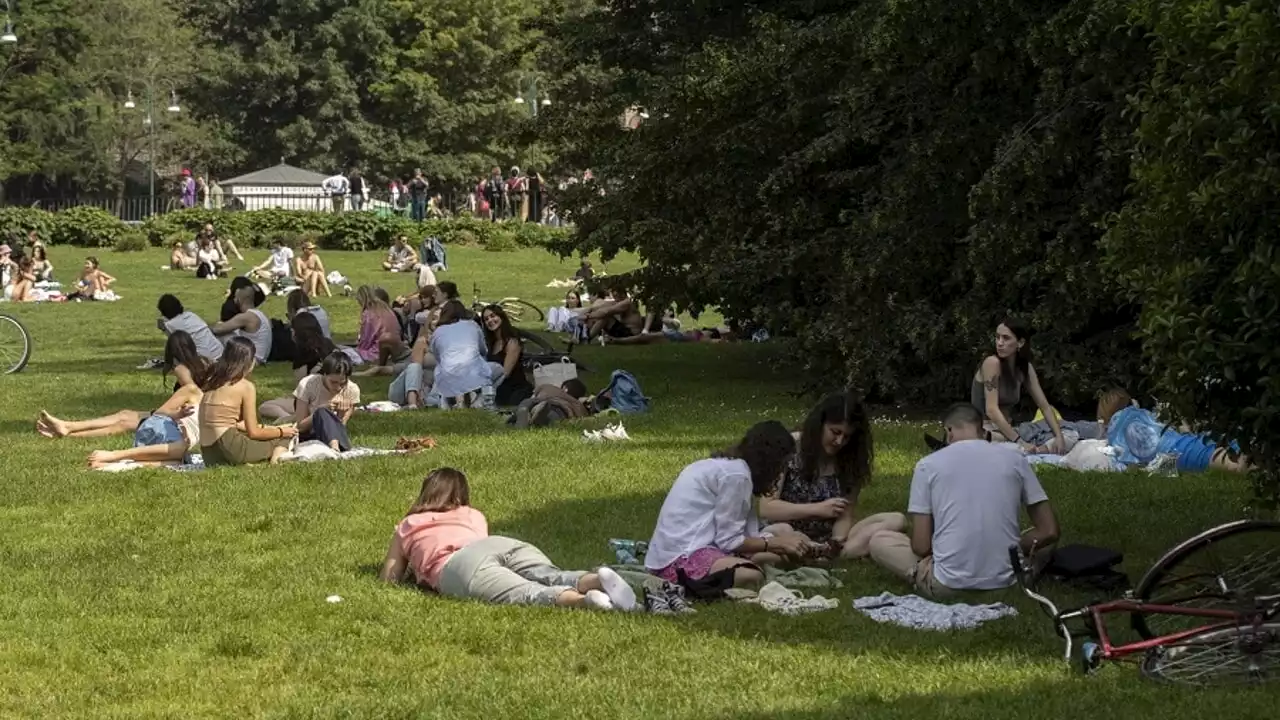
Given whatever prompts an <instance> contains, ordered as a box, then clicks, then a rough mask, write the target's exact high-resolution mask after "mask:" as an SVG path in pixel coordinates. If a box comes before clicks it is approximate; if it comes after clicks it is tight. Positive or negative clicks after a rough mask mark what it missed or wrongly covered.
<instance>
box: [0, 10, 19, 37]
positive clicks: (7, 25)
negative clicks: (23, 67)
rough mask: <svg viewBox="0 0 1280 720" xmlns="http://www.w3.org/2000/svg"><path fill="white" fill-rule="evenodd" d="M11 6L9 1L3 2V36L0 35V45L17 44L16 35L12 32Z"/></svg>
mask: <svg viewBox="0 0 1280 720" xmlns="http://www.w3.org/2000/svg"><path fill="white" fill-rule="evenodd" d="M12 13H13V4H12V3H11V2H10V0H4V34H3V35H0V43H4V44H6V45H10V44H13V43H16V42H18V35H17V34H16V33H15V32H14V31H13V18H12V17H10V16H11V15H12Z"/></svg>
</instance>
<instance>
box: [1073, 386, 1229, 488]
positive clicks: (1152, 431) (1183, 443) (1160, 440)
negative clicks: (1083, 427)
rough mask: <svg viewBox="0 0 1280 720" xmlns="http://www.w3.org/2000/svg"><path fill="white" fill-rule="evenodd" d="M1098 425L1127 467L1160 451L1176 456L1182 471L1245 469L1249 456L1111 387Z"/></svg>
mask: <svg viewBox="0 0 1280 720" xmlns="http://www.w3.org/2000/svg"><path fill="white" fill-rule="evenodd" d="M1098 424H1099V425H1100V426H1101V427H1102V436H1103V437H1105V438H1107V443H1108V444H1109V445H1111V446H1113V447H1118V448H1120V449H1121V452H1120V454H1119V457H1118V459H1119V461H1120V462H1122V463H1126V464H1128V466H1130V467H1134V466H1141V465H1146V464H1147V463H1149V462H1151V461H1152V460H1154V459H1155V457H1156V456H1157V455H1159V454H1161V453H1170V454H1174V455H1176V456H1177V468H1178V470H1181V471H1183V472H1204V471H1205V470H1209V469H1211V468H1212V469H1215V470H1227V471H1229V472H1248V471H1249V470H1250V468H1251V465H1250V462H1249V458H1248V457H1247V456H1245V455H1241V454H1240V447H1239V445H1237V444H1236V443H1228V444H1226V445H1223V444H1220V443H1218V442H1216V441H1214V440H1213V439H1212V438H1210V437H1209V436H1208V435H1205V434H1203V433H1193V432H1191V428H1190V427H1187V426H1185V425H1183V426H1180V427H1177V428H1175V427H1173V426H1171V425H1169V424H1166V423H1164V422H1161V421H1160V419H1159V418H1158V417H1156V414H1155V413H1153V412H1151V411H1150V410H1147V409H1145V408H1141V407H1138V405H1137V403H1135V402H1134V401H1133V398H1132V397H1131V396H1130V395H1129V393H1128V392H1127V391H1125V390H1122V389H1120V388H1114V389H1112V390H1109V391H1107V392H1106V393H1104V394H1103V396H1102V399H1101V400H1099V401H1098Z"/></svg>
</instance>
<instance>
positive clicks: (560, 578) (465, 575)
mask: <svg viewBox="0 0 1280 720" xmlns="http://www.w3.org/2000/svg"><path fill="white" fill-rule="evenodd" d="M410 574H412V577H413V579H414V581H415V582H416V583H417V584H418V585H419V586H421V587H424V588H427V589H429V590H434V591H435V592H437V593H439V594H441V595H444V596H446V597H453V598H465V599H472V600H482V601H484V602H489V603H496V604H504V605H545V606H556V607H574V608H594V609H598V610H615V609H616V610H632V609H634V608H635V605H636V595H635V591H634V590H632V589H631V587H630V586H629V585H627V583H626V581H625V580H623V579H622V578H621V577H620V576H619V575H618V574H617V573H615V572H614V571H612V570H610V569H609V568H607V567H602V568H600V569H598V570H597V571H596V572H583V571H571V570H561V569H560V568H558V567H556V566H555V565H554V564H553V563H552V562H551V560H549V559H548V558H547V556H546V555H544V554H543V553H542V551H541V550H539V549H538V548H536V547H534V546H533V545H530V544H529V543H526V542H521V541H520V540H515V539H513V538H509V537H502V536H498V535H489V526H488V523H487V522H486V521H485V517H484V514H483V513H481V512H480V511H479V510H477V509H475V508H473V507H471V489H470V487H469V486H468V484H467V476H466V475H464V474H463V473H462V471H460V470H455V469H453V468H448V467H442V468H437V469H435V470H432V471H431V472H430V473H429V474H428V475H427V477H426V479H424V480H423V481H422V490H421V491H420V492H419V493H418V498H417V500H415V501H414V502H413V505H411V506H410V507H409V512H408V513H406V514H405V517H404V519H403V520H401V521H400V524H399V525H397V526H396V529H395V532H394V533H392V535H391V544H390V546H389V547H388V548H387V556H386V558H385V559H384V560H383V562H382V571H381V572H380V573H379V575H378V577H379V579H381V580H382V581H383V582H388V583H401V582H404V581H405V580H406V579H407V578H408V577H409V576H410Z"/></svg>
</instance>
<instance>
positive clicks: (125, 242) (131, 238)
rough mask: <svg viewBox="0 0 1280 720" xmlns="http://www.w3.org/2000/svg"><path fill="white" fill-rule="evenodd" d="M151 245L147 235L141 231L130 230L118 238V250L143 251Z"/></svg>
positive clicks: (116, 249) (116, 247) (116, 248)
mask: <svg viewBox="0 0 1280 720" xmlns="http://www.w3.org/2000/svg"><path fill="white" fill-rule="evenodd" d="M149 246H150V243H149V242H147V236H146V235H144V234H143V233H142V232H141V231H136V230H130V231H129V232H127V233H125V234H124V235H121V236H120V239H119V240H116V246H115V251H116V252H141V251H143V250H146V249H147V248H148V247H149Z"/></svg>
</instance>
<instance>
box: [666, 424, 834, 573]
mask: <svg viewBox="0 0 1280 720" xmlns="http://www.w3.org/2000/svg"><path fill="white" fill-rule="evenodd" d="M795 452H796V441H795V439H794V438H793V437H792V436H791V433H790V431H788V430H787V428H786V427H784V426H783V425H782V423H780V422H777V421H776V420H769V421H766V422H762V423H758V424H756V425H754V426H752V427H751V429H750V430H747V434H746V435H745V436H743V438H742V440H741V442H739V443H738V444H737V445H736V446H734V447H732V448H729V449H728V450H724V451H722V452H718V453H716V454H715V455H713V456H711V457H710V458H708V459H706V460H699V461H697V462H695V463H693V464H692V465H689V466H688V467H686V468H685V469H684V470H683V471H682V472H681V473H680V475H679V477H677V478H676V482H675V484H674V485H672V487H671V490H670V492H668V493H667V499H666V500H665V501H664V502H663V503H662V510H661V511H659V513H658V524H657V527H656V528H655V529H654V531H653V537H652V538H651V539H650V540H649V550H648V553H647V554H646V555H645V561H644V564H645V567H646V568H648V570H649V572H651V573H653V574H654V575H657V576H658V577H660V578H662V579H664V580H667V581H669V582H672V583H680V582H681V577H680V576H681V575H683V576H684V578H685V579H688V580H701V579H703V578H705V577H707V576H708V575H712V574H715V573H718V572H720V571H723V570H730V569H732V570H733V585H734V587H749V586H757V585H759V584H760V583H761V582H762V581H763V580H764V573H763V572H762V571H761V570H760V568H759V566H758V565H757V563H764V562H769V561H776V560H777V559H778V556H779V555H788V556H792V557H801V556H803V555H805V554H806V553H807V552H808V551H809V549H810V546H811V543H809V541H808V540H807V539H805V537H804V536H803V535H800V534H799V533H795V532H792V531H789V529H788V528H781V529H780V532H779V533H778V534H776V535H772V536H769V535H763V534H761V532H760V521H759V519H758V518H757V517H756V513H755V507H754V506H755V498H757V497H760V496H762V495H765V494H766V493H768V492H770V491H771V490H772V489H773V487H774V486H775V485H776V484H777V482H778V478H779V476H780V475H781V474H782V472H783V470H784V469H785V468H786V466H787V463H788V462H790V461H791V457H792V456H793V455H795Z"/></svg>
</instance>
